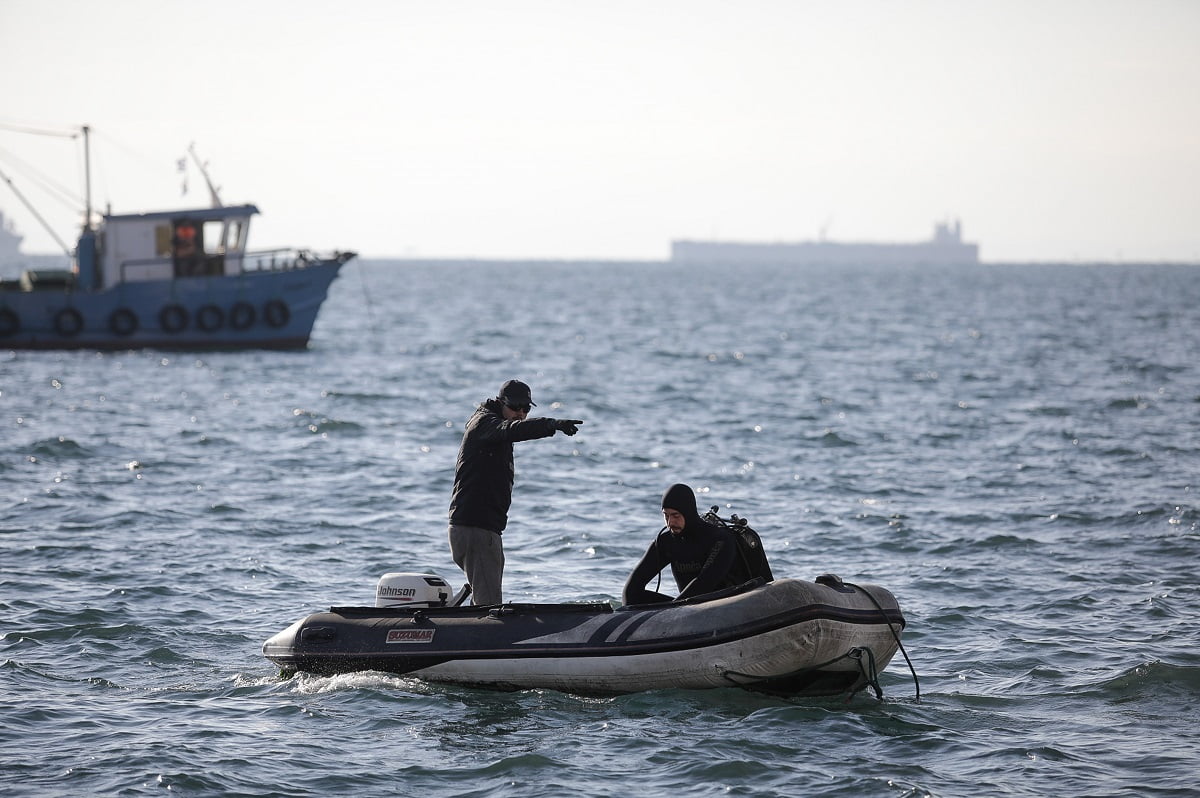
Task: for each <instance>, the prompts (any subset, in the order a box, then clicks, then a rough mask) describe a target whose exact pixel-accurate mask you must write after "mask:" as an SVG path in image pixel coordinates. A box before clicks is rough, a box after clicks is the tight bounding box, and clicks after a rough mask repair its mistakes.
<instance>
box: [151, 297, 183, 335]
mask: <svg viewBox="0 0 1200 798" xmlns="http://www.w3.org/2000/svg"><path fill="white" fill-rule="evenodd" d="M187 325H188V312H187V308H185V307H184V306H183V305H179V304H172V305H166V306H164V307H163V309H162V310H160V311H159V312H158V326H160V327H162V328H163V331H164V332H169V333H177V332H179V331H180V330H182V329H183V328H184V327H187Z"/></svg>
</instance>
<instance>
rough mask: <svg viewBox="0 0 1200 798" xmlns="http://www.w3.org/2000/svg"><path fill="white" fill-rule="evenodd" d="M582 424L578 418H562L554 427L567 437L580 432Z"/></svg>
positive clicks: (556, 421)
mask: <svg viewBox="0 0 1200 798" xmlns="http://www.w3.org/2000/svg"><path fill="white" fill-rule="evenodd" d="M582 423H583V422H582V421H580V420H579V419H577V418H560V419H557V420H555V422H554V427H555V429H557V430H558V431H559V432H563V433H566V434H567V435H574V434H575V433H576V432H579V425H580V424H582Z"/></svg>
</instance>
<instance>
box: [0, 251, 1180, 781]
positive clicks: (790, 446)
mask: <svg viewBox="0 0 1200 798" xmlns="http://www.w3.org/2000/svg"><path fill="white" fill-rule="evenodd" d="M1197 353H1200V268H1190V267H1178V266H1133V265H1122V266H1114V265H1108V266H1080V265H1047V266H979V267H972V268H961V269H949V268H927V269H917V268H912V269H896V268H887V269H884V268H873V267H870V266H863V267H857V268H855V267H844V268H838V269H818V268H798V269H796V268H792V269H789V268H769V267H763V266H751V267H745V268H740V269H733V268H717V267H712V266H703V267H686V268H685V267H682V266H678V265H671V264H664V263H651V264H623V263H617V264H596V263H413V262H392V263H387V262H380V261H375V262H366V263H363V262H354V263H351V264H350V265H349V266H348V267H347V268H346V269H345V270H344V272H343V274H342V276H341V278H340V279H339V280H338V281H337V282H335V283H334V285H333V288H332V291H331V294H330V298H329V300H328V302H327V303H326V304H325V306H324V308H323V309H322V311H321V314H320V317H319V319H318V322H317V325H316V328H315V330H314V333H313V339H312V343H311V347H310V348H309V349H308V350H307V351H301V352H241V353H199V354H195V353H192V354H189V353H180V352H165V351H140V352H122V353H102V354H98V353H95V352H19V353H11V352H6V351H3V350H2V349H0V486H2V488H3V489H2V490H0V561H2V565H0V792H3V793H4V794H6V795H44V796H58V795H139V794H178V795H250V796H269V795H279V796H285V795H286V796H300V795H313V796H316V795H368V796H374V795H378V796H384V795H396V794H411V795H428V796H441V795H446V796H450V795H455V796H458V795H463V796H522V798H532V797H533V796H559V795H563V794H567V793H570V794H573V795H579V796H597V797H600V796H603V797H604V798H608V796H612V795H645V796H670V797H671V798H674V797H675V796H679V795H739V796H782V795H787V796H794V795H809V796H812V795H815V796H862V795H877V796H897V797H899V796H923V795H933V796H962V795H1010V796H1042V795H1051V794H1053V795H1071V796H1084V795H1089V796H1101V795H1103V796H1110V795H1129V796H1133V795H1137V796H1183V795H1197V794H1200V782H1198V777H1197V769H1196V763H1197V761H1200V745H1198V743H1200V732H1198V731H1197V727H1196V724H1195V719H1196V717H1197V716H1198V714H1200V610H1198V607H1200V590H1198V589H1197V576H1196V574H1197V562H1198V560H1200V530H1198V526H1200V507H1198V496H1197V480H1198V478H1200V363H1198V359H1197V358H1198V354H1197ZM509 378H519V379H522V380H525V381H526V382H528V383H529V384H530V385H531V386H532V387H533V395H534V400H535V401H536V402H537V403H538V407H537V408H536V411H535V414H542V415H549V416H557V417H564V418H579V419H583V420H584V422H585V423H584V425H583V427H582V430H581V432H580V433H579V435H577V436H576V437H574V438H567V437H565V436H562V435H558V436H555V437H553V438H550V439H546V440H538V441H531V442H527V443H522V444H519V445H518V446H517V486H516V491H515V497H514V502H513V507H512V512H511V522H510V526H509V528H508V530H507V531H506V533H505V536H504V541H505V546H506V551H507V556H508V565H507V570H506V573H505V595H506V597H507V598H508V599H510V600H516V601H546V602H558V601H584V600H586V601H603V600H616V599H617V598H618V597H619V596H620V592H621V587H622V584H623V582H624V579H625V577H626V575H627V574H628V572H629V570H630V569H631V568H632V566H633V564H634V563H635V562H636V560H637V559H638V557H639V556H640V555H641V553H642V551H643V550H644V548H645V547H646V545H647V544H648V543H649V541H650V540H651V539H652V537H653V535H654V534H655V532H656V531H657V530H658V529H659V528H660V526H661V523H662V521H661V516H660V508H659V499H660V496H661V494H662V492H663V490H664V489H665V488H666V487H667V486H668V485H670V484H671V483H673V482H677V481H679V482H686V483H688V484H690V485H692V486H693V487H694V488H695V489H696V490H697V492H698V494H699V498H700V503H701V506H702V507H708V506H710V505H717V506H719V507H720V509H721V512H722V514H728V513H731V512H732V513H737V514H739V515H741V516H743V517H746V518H748V519H750V521H751V523H752V525H753V526H754V527H755V528H756V529H757V530H758V531H759V532H760V533H761V535H762V537H763V539H764V542H765V545H766V549H767V552H768V554H769V556H770V558H771V564H772V567H773V569H774V571H775V573H776V575H782V576H791V577H798V578H805V579H811V578H813V577H815V576H816V575H818V574H821V573H826V572H833V573H837V574H839V575H841V576H842V577H843V578H844V579H846V580H849V581H854V582H859V583H862V582H871V583H876V584H880V585H883V586H885V587H887V588H889V589H890V590H891V591H893V592H894V593H895V594H896V596H897V597H898V599H899V601H900V603H901V606H902V608H903V610H904V612H905V615H906V618H907V621H908V627H907V629H906V630H905V632H904V637H903V640H904V644H905V647H906V650H907V652H908V655H909V657H910V659H911V661H912V665H913V669H914V670H915V672H916V678H914V676H913V674H912V673H910V670H909V667H908V665H907V664H906V663H905V661H904V659H903V657H902V656H897V657H896V658H895V659H894V660H893V662H892V663H891V665H890V666H889V667H888V669H887V670H886V672H885V673H884V674H883V676H882V680H881V681H882V686H883V690H884V697H883V699H882V700H880V699H878V698H876V697H875V695H874V694H873V693H871V692H870V691H868V692H864V693H860V694H859V695H857V696H855V697H854V698H853V699H851V700H850V701H844V700H841V699H803V698H793V699H788V698H778V697H771V696H764V695H759V694H754V693H749V692H744V691H741V690H738V689H734V688H730V689H719V690H711V691H675V690H665V691H656V692H647V693H640V694H635V695H628V696H622V697H613V698H595V697H581V696H575V695H569V694H563V693H557V692H552V691H524V692H516V693H496V692H489V691H485V690H475V689H467V688H459V687H447V686H437V685H431V684H426V683H423V682H421V681H418V680H414V679H409V678H404V677H399V676H392V675H384V674H379V673H361V674H356V675H349V676H338V677H333V678H318V677H315V676H312V675H308V674H299V675H297V676H295V677H293V678H290V679H281V678H280V677H279V674H278V672H277V670H276V669H275V668H274V667H273V666H272V665H271V664H270V663H269V662H268V661H267V660H265V659H264V658H263V657H262V655H261V645H262V642H263V641H264V640H265V639H266V638H267V637H269V636H271V635H272V634H274V633H275V632H277V631H279V630H281V629H283V628H284V627H285V626H287V625H289V624H290V623H292V622H293V621H295V620H297V619H298V618H300V617H302V616H304V615H306V614H308V613H310V612H314V611H319V610H323V609H325V608H327V607H328V606H330V605H335V604H337V605H345V604H371V603H373V593H372V590H373V587H374V584H375V581H376V580H377V579H378V577H379V576H380V575H381V574H383V573H386V572H389V571H424V572H432V573H436V574H439V575H441V576H442V577H444V578H446V579H447V580H448V581H449V582H450V583H451V584H452V585H454V586H455V587H457V586H458V585H460V584H461V582H462V575H461V573H459V572H458V570H457V569H456V568H455V567H454V565H453V563H452V562H451V560H450V556H449V552H448V546H447V543H446V517H445V515H446V505H447V500H448V498H449V493H450V486H451V481H452V478H453V468H454V460H455V455H456V452H457V448H458V443H459V440H460V438H461V435H462V428H463V422H464V421H465V420H466V418H467V417H468V416H469V414H470V413H471V411H472V409H473V407H474V406H475V405H476V404H477V403H478V402H479V401H481V400H483V399H486V398H488V397H489V396H492V395H494V394H495V392H496V390H497V388H498V387H499V385H500V383H501V382H503V381H504V380H505V379H509ZM664 586H667V587H673V584H671V580H670V577H669V575H668V577H667V578H666V579H665V580H664Z"/></svg>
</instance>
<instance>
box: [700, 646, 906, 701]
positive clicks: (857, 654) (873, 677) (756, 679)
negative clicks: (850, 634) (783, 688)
mask: <svg viewBox="0 0 1200 798" xmlns="http://www.w3.org/2000/svg"><path fill="white" fill-rule="evenodd" d="M864 651H865V652H866V653H867V659H868V660H869V662H870V671H869V672H868V671H867V670H866V669H865V668H863V663H862V660H863V652H864ZM844 659H853V660H856V661H857V662H858V669H859V670H860V671H861V672H862V675H863V677H864V678H865V679H866V680H867V684H868V685H870V686H871V687H873V688H874V689H875V695H876V697H878V698H883V689H882V688H880V686H879V679H878V676H879V674H878V673H877V672H876V670H875V652H873V651H871V649H869V648H857V647H856V648H852V649H850V650H849V651H847V652H846V653H845V654H839V655H838V656H836V657H834V658H833V659H831V660H827V661H825V662H820V663H817V664H816V665H809V666H808V667H807V668H797V669H796V670H794V671H791V672H790V673H784V674H780V675H779V676H772V677H771V681H777V680H784V679H791V678H793V677H795V676H800V675H802V674H805V673H808V672H810V671H819V670H821V669H822V668H827V667H829V666H830V665H833V664H834V663H835V662H841V661H842V660H844ZM721 675H722V676H723V677H725V678H726V679H727V680H728V681H729V683H730V684H732V685H733V686H734V687H748V688H751V689H753V688H754V686H755V685H756V684H758V683H760V682H762V677H760V676H754V675H753V674H749V673H742V672H741V671H735V670H724V671H721ZM735 676H736V677H740V678H743V679H745V680H746V681H744V682H739V681H738V680H737V679H735V678H732V677H735ZM855 692H858V691H857V690H856V691H855ZM850 695H851V696H853V695H854V693H851V694H850ZM848 698H849V697H848Z"/></svg>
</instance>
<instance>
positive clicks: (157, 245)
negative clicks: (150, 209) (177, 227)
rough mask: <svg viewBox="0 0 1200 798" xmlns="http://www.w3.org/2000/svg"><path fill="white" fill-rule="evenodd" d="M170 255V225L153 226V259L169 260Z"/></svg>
mask: <svg viewBox="0 0 1200 798" xmlns="http://www.w3.org/2000/svg"><path fill="white" fill-rule="evenodd" d="M171 255H172V251H171V225H169V224H156V225H155V226H154V257H156V258H169V257H171Z"/></svg>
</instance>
